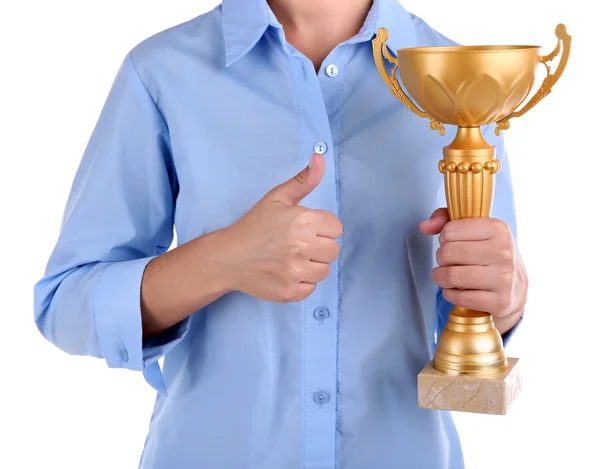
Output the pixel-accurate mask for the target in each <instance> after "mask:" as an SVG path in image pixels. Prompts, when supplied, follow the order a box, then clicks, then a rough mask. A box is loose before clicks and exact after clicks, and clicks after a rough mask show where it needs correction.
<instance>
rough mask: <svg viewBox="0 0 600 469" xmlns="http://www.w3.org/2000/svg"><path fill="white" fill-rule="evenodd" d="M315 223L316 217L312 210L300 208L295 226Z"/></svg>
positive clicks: (300, 226)
mask: <svg viewBox="0 0 600 469" xmlns="http://www.w3.org/2000/svg"><path fill="white" fill-rule="evenodd" d="M314 223H315V217H314V215H313V214H312V213H311V211H310V210H306V209H304V210H299V211H298V213H297V214H296V216H295V217H294V221H293V226H294V227H295V228H305V227H307V226H312V225H314Z"/></svg>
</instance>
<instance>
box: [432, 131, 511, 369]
mask: <svg viewBox="0 0 600 469" xmlns="http://www.w3.org/2000/svg"><path fill="white" fill-rule="evenodd" d="M443 154H444V159H443V160H441V161H440V163H439V165H438V168H439V170H440V172H441V173H442V174H443V175H444V186H445V189H446V203H447V206H448V213H449V215H450V219H451V220H460V219H463V218H487V217H489V216H490V214H491V211H492V204H493V199H494V182H495V181H494V176H495V174H496V173H497V172H498V171H499V170H500V162H499V161H498V160H497V159H496V148H495V147H493V146H492V145H490V144H489V143H487V142H486V141H485V139H484V137H483V134H482V133H481V128H480V127H459V128H458V131H457V133H456V137H455V139H454V140H453V141H452V143H451V144H450V145H448V146H446V147H444V151H443ZM507 366H508V361H507V358H506V354H505V353H504V347H503V344H502V337H501V335H500V333H499V332H498V331H497V330H496V328H495V326H494V322H493V320H492V317H491V315H490V314H489V313H487V312H483V311H472V310H469V309H467V308H462V307H459V306H455V307H454V308H452V310H451V311H450V313H449V315H448V322H447V323H446V327H445V328H444V330H443V331H442V333H441V334H440V337H439V341H438V347H437V348H436V352H435V355H434V359H433V367H434V368H435V369H437V370H438V371H442V372H444V373H448V374H475V375H489V374H495V373H501V372H503V371H504V370H506V368H507Z"/></svg>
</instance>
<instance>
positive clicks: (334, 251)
mask: <svg viewBox="0 0 600 469" xmlns="http://www.w3.org/2000/svg"><path fill="white" fill-rule="evenodd" d="M340 249H341V248H340V245H339V244H338V243H334V244H333V248H332V249H331V255H332V258H333V259H332V262H333V261H334V260H336V259H337V258H338V257H339V256H340Z"/></svg>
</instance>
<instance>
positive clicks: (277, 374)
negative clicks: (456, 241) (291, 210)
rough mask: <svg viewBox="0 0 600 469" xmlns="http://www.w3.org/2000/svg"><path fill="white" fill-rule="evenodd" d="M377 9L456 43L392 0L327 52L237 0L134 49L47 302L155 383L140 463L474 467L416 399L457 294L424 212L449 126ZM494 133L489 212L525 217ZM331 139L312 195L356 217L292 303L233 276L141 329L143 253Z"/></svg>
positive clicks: (77, 188) (297, 165)
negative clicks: (169, 320)
mask: <svg viewBox="0 0 600 469" xmlns="http://www.w3.org/2000/svg"><path fill="white" fill-rule="evenodd" d="M382 26H383V27H386V28H388V30H389V31H390V40H389V44H390V47H391V49H392V50H396V49H398V48H402V47H412V46H421V45H448V44H452V43H453V42H452V41H450V40H449V39H448V38H446V37H444V36H443V35H442V34H440V33H438V32H436V31H434V30H433V29H432V28H431V27H430V26H428V25H427V24H426V23H425V22H424V21H423V20H422V19H420V18H418V17H416V16H414V15H412V14H410V13H409V12H407V11H406V10H404V9H403V7H402V6H400V5H399V4H398V3H397V2H396V1H395V0H376V1H375V2H374V4H373V6H372V9H371V11H370V13H369V15H368V17H367V19H366V21H365V23H364V26H363V27H362V29H361V31H360V32H359V33H358V34H357V35H356V36H355V37H353V38H352V39H350V40H348V41H346V42H344V43H343V44H340V45H339V46H338V47H336V48H335V49H334V50H333V51H332V52H331V53H330V54H329V56H328V57H327V58H326V60H325V61H324V62H323V65H322V67H321V69H320V70H319V71H318V73H316V72H315V70H314V67H313V65H312V63H311V62H310V61H309V60H308V59H307V58H306V57H304V56H303V54H301V53H300V52H299V51H297V50H296V49H294V47H292V46H291V45H290V44H288V43H287V42H286V39H285V35H284V31H283V29H282V27H281V25H280V24H279V23H278V21H277V20H276V18H275V17H274V15H273V13H272V11H271V10H270V9H269V7H268V5H267V3H266V2H265V0H225V1H224V2H223V4H222V5H220V6H218V7H217V8H215V9H214V10H213V11H210V12H208V13H206V14H203V15H201V16H199V17H197V18H195V19H192V20H191V21H189V22H186V23H184V24H181V25H178V26H176V27H173V28H170V29H168V30H166V31H163V32H160V33H159V34H156V35H155V36H153V37H150V38H148V39H146V40H144V41H143V42H141V43H140V44H139V45H137V46H136V47H135V48H133V49H132V50H131V51H130V53H129V54H128V55H127V56H126V57H125V58H124V61H123V63H122V66H121V68H120V70H119V71H118V74H117V76H116V79H115V81H114V84H113V86H112V89H111V91H110V94H109V96H108V97H107V100H106V103H105V106H104V107H103V109H102V112H101V115H100V117H99V120H98V122H97V126H96V127H95V129H94V131H93V134H92V135H91V138H90V141H89V145H88V146H87V148H86V150H85V153H84V155H83V158H82V161H81V164H80V167H79V169H78V172H77V174H76V177H75V180H74V183H73V186H72V191H71V194H70V197H69V200H68V203H67V207H66V210H65V214H64V219H63V224H62V229H61V232H60V235H59V238H58V240H57V244H56V246H55V249H54V250H53V252H52V254H51V257H50V259H49V262H48V266H47V270H46V272H45V275H44V277H43V278H42V279H41V280H40V281H39V282H38V283H37V284H36V286H35V321H36V324H37V327H38V328H39V330H40V331H41V333H42V334H43V335H44V336H45V337H46V338H47V339H48V340H49V341H50V342H52V343H53V344H55V345H56V346H57V347H59V348H60V349H62V350H64V351H65V352H67V353H69V354H75V355H89V356H93V357H98V358H102V359H104V360H105V361H106V363H107V365H108V366H109V367H113V368H128V369H131V370H136V371H141V372H143V374H144V377H145V379H146V380H147V382H148V383H149V385H150V386H153V387H154V388H155V389H156V391H157V395H156V405H155V408H154V410H153V416H152V420H151V424H150V428H149V432H148V437H147V441H146V444H145V447H144V450H143V454H142V456H141V461H140V467H141V468H143V469H172V468H177V469H188V468H189V469H192V468H194V469H251V468H254V469H300V468H306V469H333V468H340V469H396V468H399V467H403V468H409V469H416V468H426V469H442V468H453V469H456V468H461V467H463V458H462V453H461V448H460V443H459V438H458V436H457V432H456V430H455V427H454V424H453V422H452V419H451V414H450V413H447V412H441V411H433V410H423V409H420V408H419V407H418V404H417V380H416V378H417V374H418V373H419V372H420V371H421V369H422V368H423V367H424V366H425V365H426V364H427V363H428V362H429V361H430V360H431V359H432V357H433V353H434V350H435V345H436V336H437V333H438V332H439V331H440V329H441V327H442V326H443V325H444V324H445V320H446V317H447V312H448V310H449V308H450V307H451V305H449V304H447V303H446V302H445V301H444V300H443V298H442V297H441V295H439V289H438V288H437V286H436V285H435V284H434V283H433V282H432V280H431V271H432V269H433V268H434V267H435V250H436V247H437V244H436V243H437V241H436V238H434V237H428V236H425V235H422V234H421V233H420V232H419V231H418V224H419V222H421V221H423V220H426V219H427V218H428V217H429V215H430V214H431V212H432V211H433V210H435V209H436V208H438V207H440V206H445V199H444V188H443V178H442V175H441V174H439V172H438V170H437V164H438V161H439V160H440V159H441V158H442V153H441V149H442V146H443V145H445V144H448V143H449V142H450V140H451V139H452V138H453V135H454V133H455V132H454V130H455V129H453V128H452V127H449V128H448V132H447V134H446V136H445V137H440V136H439V135H438V134H437V133H435V132H433V131H431V130H430V128H429V121H428V120H427V119H420V118H418V117H416V116H415V115H413V114H412V113H411V112H410V111H409V110H407V109H406V108H405V107H404V106H403V105H402V104H401V103H400V102H399V101H397V100H396V99H395V98H394V97H393V96H392V95H391V93H390V92H389V90H388V88H387V86H386V84H385V83H384V82H383V80H382V79H381V78H380V76H379V74H378V72H377V70H376V67H375V64H374V60H373V52H372V44H371V40H372V39H373V37H374V34H375V32H376V30H377V28H379V27H382ZM485 136H486V138H487V140H488V141H489V142H490V143H492V144H494V145H496V147H497V151H498V155H497V157H498V158H499V159H500V160H501V161H502V170H501V171H500V173H499V174H498V175H497V178H496V184H497V186H496V187H497V195H496V199H495V205H494V211H493V216H495V217H497V218H501V219H503V220H505V221H507V222H508V223H509V225H510V226H511V228H512V229H513V233H516V230H515V216H514V210H513V200H512V189H511V181H510V166H509V164H508V161H507V159H506V153H505V150H504V145H503V141H502V139H501V138H498V137H495V136H494V134H493V128H491V127H490V128H486V129H485ZM315 151H318V152H320V153H322V154H323V156H324V158H325V160H326V171H325V176H324V178H323V181H322V182H321V184H320V185H319V186H318V188H317V189H316V190H315V191H314V192H313V193H312V194H310V196H308V197H307V198H306V199H304V201H303V205H304V206H306V207H310V208H318V209H325V210H329V211H331V212H333V213H334V214H335V215H337V216H338V217H339V219H340V220H341V221H342V223H343V226H344V234H343V236H342V237H341V238H340V239H339V242H340V246H341V252H340V256H339V259H338V260H337V261H336V262H334V263H333V264H332V266H331V273H330V275H329V276H328V277H327V279H326V280H324V281H323V282H321V283H320V284H319V285H318V287H317V289H316V290H315V291H314V293H313V294H311V295H310V296H309V297H308V298H306V300H304V301H301V302H295V303H289V304H279V303H270V302H266V301H261V300H258V299H255V298H252V297H250V296H248V295H245V294H243V293H240V292H233V293H230V294H227V295H225V296H224V297H222V298H220V299H219V300H217V301H215V302H214V303H212V304H210V305H208V306H206V307H205V308H203V309H202V310H201V311H198V312H197V313H195V314H194V315H193V316H192V317H190V318H188V319H186V320H184V321H182V322H181V323H180V324H177V325H176V326H174V327H172V328H171V329H169V330H167V331H165V332H164V333H163V334H161V335H160V336H158V337H155V338H154V339H153V340H152V341H150V342H149V343H147V344H143V343H142V327H141V313H140V285H141V279H142V275H143V272H144V269H145V267H146V265H147V264H148V262H149V261H150V260H152V259H153V258H155V257H156V256H160V255H161V254H162V253H164V252H165V251H166V250H167V249H168V248H169V247H170V246H171V244H172V242H173V239H174V229H175V230H176V234H177V243H178V244H183V243H186V242H188V241H190V240H192V239H194V238H196V237H198V236H202V235H203V234H205V233H208V232H211V231H214V230H217V229H220V228H223V227H226V226H229V225H231V224H232V223H233V222H235V221H236V220H237V219H238V218H239V217H240V216H242V215H243V214H244V213H245V212H246V211H248V210H249V209H250V208H251V207H252V206H253V205H254V204H255V203H256V202H257V201H258V200H259V199H260V198H261V197H262V196H263V195H264V194H265V193H267V192H268V191H269V190H270V189H272V188H273V187H274V186H276V185H278V184H280V183H282V182H284V181H286V180H288V179H290V178H291V177H292V176H293V175H295V174H296V173H298V172H299V171H300V170H301V169H302V168H303V167H305V166H306V165H307V164H308V162H309V159H310V157H311V155H312V154H313V153H314V152H315ZM161 357H164V363H163V366H162V369H161V366H160V365H159V359H160V358H161ZM90 425H93V422H90Z"/></svg>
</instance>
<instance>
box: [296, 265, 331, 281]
mask: <svg viewBox="0 0 600 469" xmlns="http://www.w3.org/2000/svg"><path fill="white" fill-rule="evenodd" d="M330 271H331V267H330V266H329V264H324V263H322V262H309V266H308V267H307V268H306V271H305V272H304V274H303V276H302V278H303V282H305V283H313V284H316V283H319V282H322V281H323V280H325V279H326V278H327V276H328V275H329V272H330Z"/></svg>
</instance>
